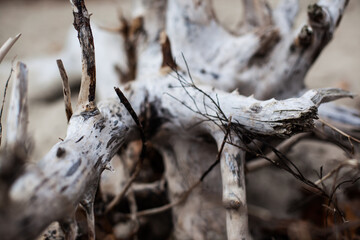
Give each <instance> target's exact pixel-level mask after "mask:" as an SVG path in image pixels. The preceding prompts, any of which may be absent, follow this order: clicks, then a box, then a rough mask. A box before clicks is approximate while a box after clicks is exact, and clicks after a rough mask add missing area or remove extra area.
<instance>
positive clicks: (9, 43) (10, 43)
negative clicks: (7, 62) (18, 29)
mask: <svg viewBox="0 0 360 240" xmlns="http://www.w3.org/2000/svg"><path fill="white" fill-rule="evenodd" d="M20 36H21V33H19V34H18V35H16V36H15V37H14V38H9V39H8V40H7V41H6V42H5V43H4V44H3V45H2V46H1V48H0V63H1V62H2V60H3V59H4V57H5V56H6V54H7V53H8V52H9V51H10V49H11V47H12V46H13V45H14V44H15V43H16V41H17V40H18V39H19V37H20Z"/></svg>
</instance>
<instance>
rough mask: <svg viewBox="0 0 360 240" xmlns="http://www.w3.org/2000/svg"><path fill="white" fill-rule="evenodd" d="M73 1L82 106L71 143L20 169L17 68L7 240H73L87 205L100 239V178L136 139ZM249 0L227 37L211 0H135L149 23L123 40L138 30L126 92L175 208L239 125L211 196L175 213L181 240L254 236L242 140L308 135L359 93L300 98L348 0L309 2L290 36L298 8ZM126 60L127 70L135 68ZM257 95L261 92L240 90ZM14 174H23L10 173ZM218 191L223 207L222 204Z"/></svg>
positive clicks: (0, 170) (139, 15) (4, 183)
mask: <svg viewBox="0 0 360 240" xmlns="http://www.w3.org/2000/svg"><path fill="white" fill-rule="evenodd" d="M72 3H73V5H74V6H73V12H74V18H75V21H74V26H75V28H76V30H77V31H78V34H79V35H78V36H79V41H80V45H81V48H82V68H83V69H82V83H81V90H80V94H79V99H78V106H77V109H76V110H75V111H74V114H73V115H72V116H71V118H70V120H69V125H68V130H67V134H66V138H65V139H64V140H63V141H60V142H59V143H57V144H56V145H55V146H54V147H53V148H52V149H51V150H50V151H49V152H48V154H46V156H45V157H44V158H43V159H42V160H40V161H39V162H38V164H36V165H32V166H28V167H26V168H24V169H22V168H20V167H19V166H22V165H23V162H24V161H26V153H27V149H26V148H25V149H23V146H24V144H25V143H24V141H25V140H26V139H27V133H26V123H27V118H26V116H27V101H26V99H27V97H26V93H27V89H26V85H27V73H26V70H25V66H24V65H23V64H22V63H19V64H18V65H17V67H16V74H15V80H16V82H15V84H14V90H13V94H12V99H11V104H12V108H11V111H10V113H9V123H8V128H9V131H10V134H9V135H8V137H7V139H6V140H7V148H6V149H7V151H6V153H3V154H2V155H1V162H0V163H1V165H0V187H1V189H0V191H1V192H0V193H1V200H3V201H2V202H1V203H0V213H1V214H0V236H2V239H5V240H6V239H34V238H36V237H37V236H38V235H39V234H40V233H41V231H43V230H44V229H45V228H46V227H47V226H48V225H49V224H50V223H52V222H54V221H59V223H60V224H61V226H62V229H63V230H64V232H65V234H66V237H67V239H75V237H76V224H75V222H74V214H75V211H76V209H77V207H78V206H79V204H80V205H81V206H82V207H83V208H84V209H85V211H86V215H87V221H88V228H89V239H95V228H94V210H93V203H94V198H95V192H96V191H97V188H98V185H99V181H100V178H101V174H102V172H103V170H104V169H106V168H109V164H110V160H111V159H112V158H113V157H114V155H115V154H116V153H117V151H118V150H119V149H120V147H121V146H122V145H123V144H124V143H126V142H128V141H129V140H130V139H134V138H137V137H138V135H139V134H138V125H137V124H136V123H135V122H134V120H133V118H132V117H131V115H130V114H129V112H128V110H127V109H126V108H125V107H124V106H123V105H122V104H121V103H120V101H119V99H116V98H113V99H106V97H107V96H115V94H114V95H112V94H113V93H112V91H113V90H112V88H113V86H118V85H119V82H118V80H117V79H114V78H111V76H113V75H111V74H110V79H99V81H98V82H96V81H95V57H94V45H93V42H92V34H91V29H90V23H89V14H88V12H87V10H86V8H85V5H84V2H83V1H80V0H73V1H72ZM244 3H245V6H248V10H249V12H247V14H246V15H245V18H244V21H245V22H244V24H243V25H242V27H241V28H239V29H238V31H236V32H231V33H230V32H227V31H226V30H225V29H224V28H223V27H221V26H220V25H219V24H218V22H217V20H216V18H215V16H214V13H213V11H212V9H211V4H210V1H192V0H168V1H165V0H150V1H149V0H139V1H137V4H136V7H135V9H134V19H137V21H135V23H136V24H140V25H141V23H142V25H141V26H136V27H134V29H135V30H134V32H132V33H129V32H128V33H127V34H133V35H131V36H130V37H131V39H132V40H133V43H134V44H136V51H135V52H136V55H135V56H134V54H128V53H126V49H125V48H124V49H123V51H122V58H125V59H126V58H127V57H129V56H131V57H132V58H133V57H136V61H137V68H136V80H135V81H132V82H129V83H127V84H126V85H122V86H121V88H122V89H123V92H124V94H125V96H126V97H127V98H128V100H129V102H130V103H131V105H132V107H133V109H134V111H135V112H136V113H137V114H138V115H142V114H144V111H145V112H146V115H147V117H148V120H149V123H150V125H149V126H147V128H148V129H146V130H148V131H149V132H150V133H151V134H150V135H149V136H148V137H150V139H151V142H152V144H153V145H154V146H155V147H156V148H157V149H158V150H159V152H160V153H161V155H162V157H163V159H164V163H165V168H166V170H165V180H166V181H167V184H168V194H169V199H170V201H176V200H177V199H178V198H179V197H180V196H181V195H182V194H184V193H185V192H186V191H187V190H188V189H189V188H190V187H191V186H192V184H193V183H195V182H196V181H197V180H198V177H199V176H200V175H201V174H202V173H203V172H204V171H205V170H206V169H207V168H208V166H209V165H210V164H211V162H212V161H213V159H214V158H215V155H214V153H215V154H216V152H217V150H216V149H220V146H221V144H222V142H223V138H224V134H225V132H226V126H230V129H231V133H230V135H231V137H230V136H229V138H228V139H227V142H226V143H225V147H224V148H223V149H222V152H221V159H220V162H221V172H213V173H211V175H210V176H209V179H208V180H207V183H206V184H209V185H211V184H213V185H214V186H215V190H214V191H207V188H206V187H198V188H195V189H194V190H193V191H192V192H191V193H190V195H189V196H188V199H187V200H186V201H185V202H183V203H181V204H179V205H176V206H174V207H173V208H172V214H173V224H174V233H173V235H174V237H175V238H176V239H219V238H220V239H223V238H225V236H227V238H228V239H250V238H251V237H250V235H249V231H248V223H247V204H246V194H245V185H246V184H245V180H244V176H245V175H244V174H245V173H244V164H245V162H244V161H245V160H244V153H245V152H244V150H243V149H242V148H241V146H242V144H244V143H243V141H242V139H241V136H242V135H246V134H248V133H250V134H251V136H258V135H261V136H277V137H288V136H291V135H294V134H296V133H300V132H304V131H310V130H311V129H312V128H313V127H314V120H315V119H317V117H318V115H317V110H318V107H319V106H320V104H321V103H324V102H328V101H332V100H335V99H338V98H342V97H352V95H351V94H350V93H348V92H345V91H342V90H339V89H318V90H309V91H306V92H305V93H304V94H302V95H300V93H301V92H303V90H304V82H303V79H304V76H305V74H306V72H307V71H308V69H309V67H310V66H311V64H312V63H313V62H314V61H315V59H316V57H317V56H318V54H319V53H320V52H321V50H322V49H323V47H324V46H325V45H326V44H327V43H328V42H329V41H330V39H331V37H332V35H333V32H334V29H335V27H336V26H337V25H338V23H339V21H340V19H341V16H342V14H343V11H344V8H345V7H346V4H347V1H345V0H344V1H341V0H339V1H320V2H319V4H314V5H312V6H311V7H310V8H309V12H308V15H309V23H308V24H306V25H305V26H304V27H303V28H302V29H301V30H296V31H292V24H293V21H294V17H295V15H296V12H297V4H296V1H292V0H288V1H282V3H281V4H280V5H279V6H278V8H277V9H275V10H274V11H273V12H272V13H271V12H269V11H270V10H269V9H268V8H267V7H266V5H265V3H264V2H263V1H256V0H255V1H244ZM254 4H256V6H257V7H254ZM139 19H141V20H139ZM164 30H165V32H163V31H164ZM123 34H125V33H124V32H123ZM137 34H138V35H137ZM142 34H143V35H142ZM160 34H162V36H161V37H160ZM166 34H167V36H166ZM139 36H140V37H139ZM127 37H129V36H127ZM159 38H160V39H161V43H162V46H161V45H160V44H159V42H158V39H159ZM95 41H96V40H95ZM170 43H171V46H170ZM127 50H128V49H127ZM133 50H134V49H133ZM133 50H132V51H133ZM180 51H182V52H183V53H184V55H185V59H186V61H182V60H180V61H179V59H181V58H179V57H178V58H177V59H178V61H177V62H174V61H172V59H173V58H172V55H171V54H172V53H176V54H178V53H179V52H180ZM127 60H128V61H127V63H126V64H122V66H123V67H122V69H121V71H130V70H131V68H127V67H128V66H129V65H128V64H129V63H131V61H130V60H129V59H127ZM99 61H101V59H100V60H98V59H97V62H99ZM280 63H281V64H280ZM54 64H55V63H54ZM98 66H99V68H101V66H102V65H98ZM129 69H130V70H129ZM160 70H161V71H160ZM132 74H133V73H132ZM123 76H124V75H123ZM100 77H101V78H106V76H105V75H102V74H100ZM96 84H97V91H99V93H100V99H101V101H100V102H99V103H98V104H96V103H95V85H96ZM64 85H66V84H64ZM64 88H65V89H68V87H64ZM235 89H238V90H235ZM233 90H235V91H233ZM231 91H232V92H231ZM249 93H254V96H250V97H246V96H243V95H240V94H244V95H248V94H249ZM271 97H276V98H277V99H283V100H275V99H269V98H271ZM289 97H291V98H289ZM257 99H269V100H265V101H261V100H257ZM67 106H68V105H67ZM67 108H71V107H67ZM144 108H145V110H144ZM70 115H71V114H69V116H70ZM15 119H16V121H15ZM204 135H206V136H210V138H212V139H213V140H214V142H215V145H217V148H215V151H214V150H209V146H212V147H213V146H214V144H213V145H211V144H209V143H206V142H205V141H204V139H203V136H204ZM231 143H232V144H231ZM25 146H26V144H25ZM239 146H240V148H239ZM19 149H20V150H21V151H20V150H19ZM19 151H20V153H21V154H20V155H19V154H18V152H19ZM11 161H12V162H11ZM7 171H14V173H16V175H15V176H14V177H11V178H9V176H8V175H7ZM134 189H135V188H134ZM131 191H132V190H131ZM134 191H135V190H134ZM221 192H222V203H223V207H224V208H221V209H219V208H218V207H217V201H219V199H221ZM209 196H211V197H209ZM209 219H211V221H210V220H209Z"/></svg>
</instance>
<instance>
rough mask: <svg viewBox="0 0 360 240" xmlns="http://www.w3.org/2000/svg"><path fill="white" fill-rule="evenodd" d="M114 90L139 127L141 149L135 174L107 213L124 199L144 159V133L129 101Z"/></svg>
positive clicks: (115, 198) (107, 209)
mask: <svg viewBox="0 0 360 240" xmlns="http://www.w3.org/2000/svg"><path fill="white" fill-rule="evenodd" d="M114 89H115V92H116V94H117V95H118V97H119V99H120V102H121V103H122V104H123V105H124V106H125V108H126V109H127V111H128V112H129V113H130V115H131V117H132V118H133V120H134V121H135V123H136V125H137V126H138V127H139V131H140V137H141V140H142V149H141V153H140V157H139V160H138V162H137V163H136V167H135V172H134V173H133V174H132V175H131V177H130V179H129V180H128V181H127V183H126V184H125V186H124V188H123V190H122V191H121V192H120V193H119V194H118V195H117V196H115V197H114V199H113V200H112V201H111V202H110V203H109V205H108V206H107V207H106V212H109V211H110V210H111V209H112V208H113V207H114V206H115V205H116V204H117V203H118V202H119V201H120V200H121V199H122V198H123V197H124V195H125V194H126V192H127V190H128V189H129V188H130V186H131V184H132V183H133V182H134V181H135V179H136V177H137V176H138V175H139V173H140V171H141V168H142V165H143V162H144V158H145V153H146V138H145V133H144V129H143V127H142V125H141V122H140V120H139V118H138V116H137V115H136V113H135V111H134V109H133V108H132V106H131V104H130V102H129V100H127V98H126V97H125V95H124V94H123V93H122V92H121V90H120V89H119V88H117V87H114Z"/></svg>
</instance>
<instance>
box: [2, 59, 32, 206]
mask: <svg viewBox="0 0 360 240" xmlns="http://www.w3.org/2000/svg"><path fill="white" fill-rule="evenodd" d="M27 73H28V70H27V68H26V66H25V65H24V64H23V63H21V62H17V64H16V66H15V79H14V83H13V88H12V92H11V100H10V106H9V113H8V119H7V126H8V129H7V130H8V132H7V135H6V139H5V141H6V151H5V152H4V153H3V154H2V155H1V156H0V210H1V209H2V208H4V207H6V205H7V204H8V203H9V189H10V187H11V185H12V184H13V182H14V181H15V180H16V178H17V177H18V176H19V174H20V173H21V172H22V171H23V166H24V163H25V161H26V159H27V154H28V149H27V146H28V143H27V141H28V134H27V125H28V98H27V82H28V77H27Z"/></svg>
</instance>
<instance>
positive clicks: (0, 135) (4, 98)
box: [0, 68, 14, 146]
mask: <svg viewBox="0 0 360 240" xmlns="http://www.w3.org/2000/svg"><path fill="white" fill-rule="evenodd" d="M13 71H14V70H13V68H11V70H10V74H9V77H8V79H7V80H6V83H5V89H4V96H3V100H2V104H1V110H0V146H1V140H2V114H3V110H4V106H5V100H6V93H7V89H8V85H9V81H10V78H11V74H12V72H13Z"/></svg>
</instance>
